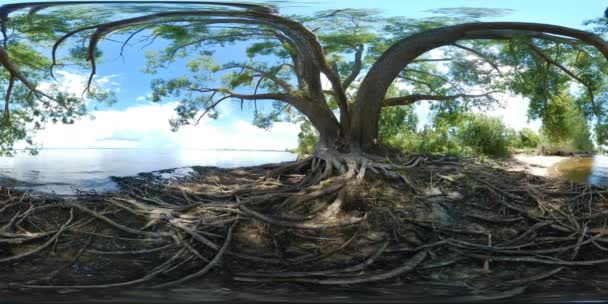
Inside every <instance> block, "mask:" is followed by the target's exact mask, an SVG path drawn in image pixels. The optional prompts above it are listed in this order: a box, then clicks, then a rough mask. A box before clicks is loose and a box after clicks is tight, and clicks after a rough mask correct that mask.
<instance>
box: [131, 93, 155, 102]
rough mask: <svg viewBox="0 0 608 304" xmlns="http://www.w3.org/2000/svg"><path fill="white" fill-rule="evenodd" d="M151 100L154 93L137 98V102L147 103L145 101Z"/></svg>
mask: <svg viewBox="0 0 608 304" xmlns="http://www.w3.org/2000/svg"><path fill="white" fill-rule="evenodd" d="M151 99H152V93H148V94H146V95H141V96H137V97H136V98H135V101H145V100H151Z"/></svg>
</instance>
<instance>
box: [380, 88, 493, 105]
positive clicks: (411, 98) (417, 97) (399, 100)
mask: <svg viewBox="0 0 608 304" xmlns="http://www.w3.org/2000/svg"><path fill="white" fill-rule="evenodd" d="M494 93H498V92H496V91H493V92H488V93H484V94H456V95H428V94H412V95H407V96H400V97H393V98H387V99H384V103H383V106H385V107H391V106H404V105H410V104H413V103H416V102H418V101H421V100H428V101H448V100H456V99H459V98H479V97H491V96H490V95H491V94H494Z"/></svg>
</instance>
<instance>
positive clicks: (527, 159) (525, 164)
mask: <svg viewBox="0 0 608 304" xmlns="http://www.w3.org/2000/svg"><path fill="white" fill-rule="evenodd" d="M570 158H572V157H570V156H554V155H527V154H515V155H513V157H511V159H509V160H507V161H505V165H506V167H507V168H506V169H507V171H512V172H527V173H529V174H532V175H536V176H543V177H551V176H554V173H552V170H551V168H552V167H554V166H555V165H556V164H558V163H559V162H561V161H564V160H567V159H570Z"/></svg>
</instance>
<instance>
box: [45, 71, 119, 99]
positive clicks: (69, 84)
mask: <svg viewBox="0 0 608 304" xmlns="http://www.w3.org/2000/svg"><path fill="white" fill-rule="evenodd" d="M55 75H56V76H57V81H45V82H42V83H40V85H39V86H38V89H40V90H42V91H49V89H50V88H51V86H52V85H57V86H58V89H59V90H60V91H62V92H66V93H69V94H71V95H76V96H80V95H82V93H83V92H84V88H85V86H86V84H87V81H88V77H89V76H88V75H84V74H78V73H72V72H68V71H64V70H60V71H56V72H55ZM116 77H118V75H115V74H111V75H106V76H102V77H95V78H93V85H94V86H97V87H99V88H104V89H112V90H114V91H116V92H119V91H120V88H119V87H118V86H119V83H118V82H116V81H113V80H112V79H113V78H116Z"/></svg>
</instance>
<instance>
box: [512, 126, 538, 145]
mask: <svg viewBox="0 0 608 304" xmlns="http://www.w3.org/2000/svg"><path fill="white" fill-rule="evenodd" d="M539 145H540V136H539V135H538V134H537V133H536V132H534V131H533V130H532V129H529V128H523V129H521V130H519V131H518V132H517V139H516V142H515V147H516V148H523V149H525V148H537V147H538V146H539Z"/></svg>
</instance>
